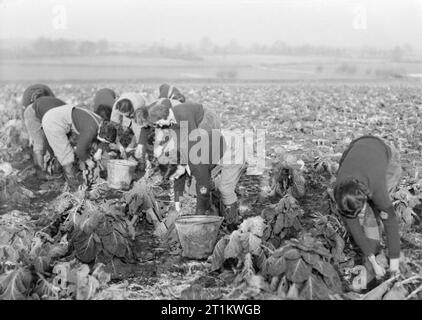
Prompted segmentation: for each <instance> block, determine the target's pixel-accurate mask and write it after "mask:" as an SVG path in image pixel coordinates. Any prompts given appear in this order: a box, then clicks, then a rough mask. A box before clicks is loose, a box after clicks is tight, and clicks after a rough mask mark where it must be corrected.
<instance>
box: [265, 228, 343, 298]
mask: <svg viewBox="0 0 422 320" xmlns="http://www.w3.org/2000/svg"><path fill="white" fill-rule="evenodd" d="M331 259H332V256H331V254H330V252H329V251H328V250H327V249H326V248H325V247H324V245H323V244H322V243H321V242H319V241H318V240H317V239H315V238H314V237H312V236H310V235H309V234H304V235H303V236H302V237H301V239H300V240H297V239H291V240H289V241H288V242H287V244H286V245H284V246H283V247H281V248H279V249H277V250H276V251H274V253H273V254H272V255H271V256H270V257H268V259H267V261H266V263H265V267H264V270H263V274H264V275H266V276H267V277H268V279H271V280H270V281H271V288H272V289H273V290H274V291H276V292H277V295H278V296H280V297H282V298H298V299H304V300H322V299H329V297H330V295H331V294H336V293H337V294H339V293H341V292H342V284H341V280H340V277H339V275H338V273H337V271H336V270H335V269H334V267H333V266H332V264H331Z"/></svg>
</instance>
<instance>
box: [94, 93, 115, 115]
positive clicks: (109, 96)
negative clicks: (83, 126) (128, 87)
mask: <svg viewBox="0 0 422 320" xmlns="http://www.w3.org/2000/svg"><path fill="white" fill-rule="evenodd" d="M115 100H116V93H115V92H114V91H113V90H111V89H108V88H104V89H100V90H98V91H97V93H96V94H95V97H94V112H96V111H97V109H98V107H99V106H100V105H106V106H110V108H113V105H114V102H115Z"/></svg>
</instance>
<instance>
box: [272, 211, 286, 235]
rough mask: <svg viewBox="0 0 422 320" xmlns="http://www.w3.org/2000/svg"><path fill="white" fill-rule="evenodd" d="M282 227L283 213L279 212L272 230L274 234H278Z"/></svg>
mask: <svg viewBox="0 0 422 320" xmlns="http://www.w3.org/2000/svg"><path fill="white" fill-rule="evenodd" d="M283 229H284V214H279V215H278V216H277V220H276V222H275V224H274V228H273V232H274V234H275V235H278V234H280V232H281V230H283Z"/></svg>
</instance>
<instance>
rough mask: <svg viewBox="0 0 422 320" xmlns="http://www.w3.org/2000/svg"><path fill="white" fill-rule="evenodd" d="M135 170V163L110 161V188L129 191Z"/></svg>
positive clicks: (108, 168)
mask: <svg viewBox="0 0 422 320" xmlns="http://www.w3.org/2000/svg"><path fill="white" fill-rule="evenodd" d="M135 168H136V162H134V161H129V160H109V161H108V163H107V183H108V186H109V187H110V188H113V189H129V188H130V183H131V182H132V177H133V174H134V172H135Z"/></svg>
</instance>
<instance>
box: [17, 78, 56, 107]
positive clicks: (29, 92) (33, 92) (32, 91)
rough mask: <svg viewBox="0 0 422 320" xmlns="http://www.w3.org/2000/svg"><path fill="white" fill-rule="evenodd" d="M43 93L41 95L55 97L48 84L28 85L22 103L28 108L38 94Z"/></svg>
mask: <svg viewBox="0 0 422 320" xmlns="http://www.w3.org/2000/svg"><path fill="white" fill-rule="evenodd" d="M39 94H41V96H47V97H54V96H55V95H54V93H53V91H51V89H50V88H49V87H48V86H46V85H45V84H34V85H32V86H30V87H28V88H27V89H26V90H25V91H24V93H23V96H22V105H23V106H24V107H25V108H26V107H27V106H29V105H30V104H32V103H34V101H35V100H36V96H37V95H39Z"/></svg>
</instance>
